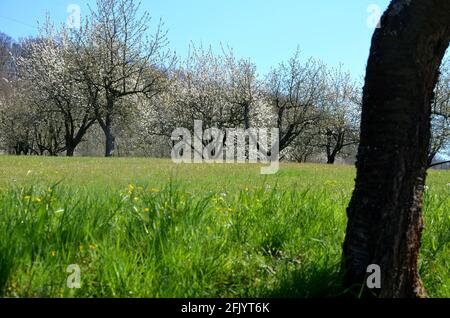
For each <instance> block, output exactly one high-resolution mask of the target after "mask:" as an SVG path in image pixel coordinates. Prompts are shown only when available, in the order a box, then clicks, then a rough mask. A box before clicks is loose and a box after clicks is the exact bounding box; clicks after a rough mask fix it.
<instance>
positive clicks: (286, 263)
mask: <svg viewBox="0 0 450 318" xmlns="http://www.w3.org/2000/svg"><path fill="white" fill-rule="evenodd" d="M16 161H17V162H16ZM16 163H17V165H16ZM0 164H1V166H0V167H1V169H0V187H2V189H1V190H0V237H1V240H0V295H1V296H6V297H333V296H339V295H340V294H341V293H342V288H341V286H340V278H339V273H338V272H339V263H340V258H341V245H342V241H343V238H344V231H345V222H346V217H345V208H346V206H347V204H348V201H349V199H350V195H351V190H352V186H353V177H354V170H353V169H352V168H349V167H339V166H336V167H330V166H321V165H283V167H282V170H281V171H280V172H279V173H278V174H277V175H276V176H268V177H267V176H261V175H259V170H258V168H257V167H252V166H246V167H245V169H242V166H229V165H227V166H225V165H224V166H221V165H217V166H208V165H200V166H199V165H197V166H195V165H188V166H174V165H173V164H171V163H170V162H168V161H163V160H144V159H129V160H117V161H115V160H105V159H89V158H88V159H74V160H72V161H69V160H68V159H59V158H58V159H54V158H50V159H47V158H44V159H42V158H30V159H29V158H26V159H22V158H20V159H18V160H16V158H14V159H13V158H10V157H0ZM12 166H16V168H15V169H14V170H13V169H11V167H12ZM30 171H31V172H30ZM55 171H58V174H56V173H55ZM109 172H111V174H108V173H109ZM449 176H450V175H449V173H448V172H439V173H432V174H431V176H430V178H429V184H430V188H429V190H428V191H427V194H426V197H425V224H426V230H425V233H424V238H423V248H422V257H421V262H420V271H421V274H422V277H423V279H424V282H425V285H426V287H427V289H428V292H429V293H430V295H431V296H435V297H450V288H449V286H450V279H449V275H448V274H449V270H448V269H449V268H450V267H449V265H450V264H449V256H450V235H449V232H450V231H449V228H450V216H449V214H448V211H449V210H450V199H449V195H448V194H449V189H450V187H448V186H447V183H448V181H449ZM58 180H59V181H61V180H62V182H61V183H60V184H58V185H55V183H56V182H57V181H58ZM49 185H50V186H49ZM70 264H77V265H79V266H80V269H81V281H82V287H81V289H69V288H67V286H66V281H67V278H68V276H69V273H66V268H67V267H68V266H69V265H70Z"/></svg>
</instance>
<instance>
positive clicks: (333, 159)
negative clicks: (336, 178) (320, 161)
mask: <svg viewBox="0 0 450 318" xmlns="http://www.w3.org/2000/svg"><path fill="white" fill-rule="evenodd" d="M327 157H328V158H327V164H329V165H334V163H335V162H336V156H335V155H334V154H331V155H329V156H327Z"/></svg>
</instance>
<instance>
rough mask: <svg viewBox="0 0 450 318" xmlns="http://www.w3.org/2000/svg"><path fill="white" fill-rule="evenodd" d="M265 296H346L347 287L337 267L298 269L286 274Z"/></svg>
mask: <svg viewBox="0 0 450 318" xmlns="http://www.w3.org/2000/svg"><path fill="white" fill-rule="evenodd" d="M338 268H339V267H338ZM264 296H265V297H269V298H336V297H339V298H341V297H345V288H344V287H343V285H342V276H341V275H340V273H339V270H338V269H336V268H321V269H317V270H314V271H307V272H305V271H304V270H298V271H293V272H291V273H289V274H288V275H287V276H285V277H284V278H283V279H282V280H281V281H280V282H279V283H278V284H277V286H276V287H275V288H274V289H272V290H270V291H268V292H267V294H265V295H264Z"/></svg>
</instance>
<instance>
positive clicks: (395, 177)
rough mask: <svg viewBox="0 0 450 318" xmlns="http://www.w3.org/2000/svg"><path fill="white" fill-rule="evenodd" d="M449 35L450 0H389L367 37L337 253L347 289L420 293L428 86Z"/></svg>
mask: <svg viewBox="0 0 450 318" xmlns="http://www.w3.org/2000/svg"><path fill="white" fill-rule="evenodd" d="M449 40H450V1H442V0H394V1H392V3H391V4H390V6H389V8H388V10H387V12H386V13H385V14H384V15H383V18H382V20H381V28H380V29H377V31H376V32H375V35H374V37H373V40H372V48H371V52H370V57H369V62H368V67H367V74H366V84H365V87H364V100H363V110H362V121H361V141H360V147H359V150H358V161H357V178H356V185H355V190H354V193H353V197H352V200H351V202H350V205H349V207H348V210H347V214H348V225H347V235H346V238H345V242H344V253H343V256H344V257H343V271H344V283H345V285H346V286H347V287H350V289H351V290H354V291H360V290H361V289H363V290H364V291H365V292H366V293H367V295H369V294H370V295H376V296H379V297H386V298H391V297H394V298H397V297H399V298H403V297H424V296H426V292H425V289H424V287H423V284H422V282H421V279H420V277H419V274H418V265H417V262H418V254H419V248H420V240H421V233H422V228H423V221H422V197H423V191H424V184H425V179H426V169H427V152H428V149H429V140H430V115H431V101H432V98H433V89H434V86H435V84H436V81H437V77H438V68H439V65H440V63H441V61H442V58H443V56H444V53H445V50H446V48H447V47H448V44H449ZM370 264H377V265H379V266H380V267H381V289H378V290H371V291H369V290H368V289H366V281H365V280H366V275H367V273H366V270H367V267H368V266H369V265H370Z"/></svg>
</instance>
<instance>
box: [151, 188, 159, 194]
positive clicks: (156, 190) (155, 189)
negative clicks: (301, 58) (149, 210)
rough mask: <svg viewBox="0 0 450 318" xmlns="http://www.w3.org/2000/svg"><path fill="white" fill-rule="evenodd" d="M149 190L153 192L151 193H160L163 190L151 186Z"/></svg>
mask: <svg viewBox="0 0 450 318" xmlns="http://www.w3.org/2000/svg"><path fill="white" fill-rule="evenodd" d="M149 192H151V193H158V192H161V190H159V189H157V188H151V189H150V190H149Z"/></svg>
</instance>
